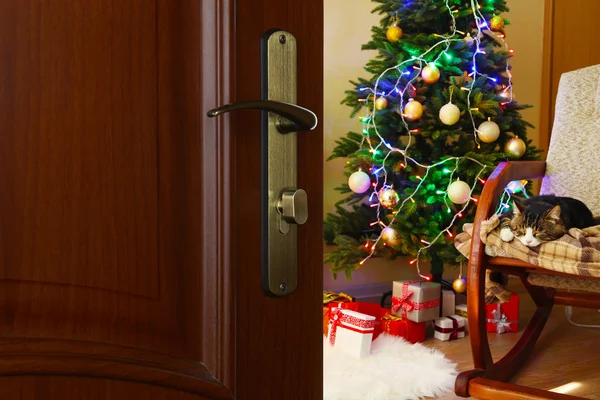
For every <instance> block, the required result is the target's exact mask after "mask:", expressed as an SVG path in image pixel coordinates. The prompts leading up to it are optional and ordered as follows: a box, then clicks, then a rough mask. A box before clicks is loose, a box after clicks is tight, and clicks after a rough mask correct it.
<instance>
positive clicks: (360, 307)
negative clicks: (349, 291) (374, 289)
mask: <svg viewBox="0 0 600 400" xmlns="http://www.w3.org/2000/svg"><path fill="white" fill-rule="evenodd" d="M335 307H339V308H343V309H344V310H351V311H356V312H359V313H361V314H366V315H370V316H372V317H374V318H375V327H374V331H373V340H375V339H377V337H379V335H380V334H381V306H380V305H379V304H376V303H367V302H364V301H357V302H352V303H350V302H345V303H329V310H330V311H329V316H330V318H331V310H332V309H333V308H335Z"/></svg>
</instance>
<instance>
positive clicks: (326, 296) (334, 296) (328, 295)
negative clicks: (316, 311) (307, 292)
mask: <svg viewBox="0 0 600 400" xmlns="http://www.w3.org/2000/svg"><path fill="white" fill-rule="evenodd" d="M334 301H335V302H346V301H350V302H353V301H354V298H353V297H352V296H350V295H347V294H346V293H336V292H326V291H323V305H326V304H329V303H332V302H334Z"/></svg>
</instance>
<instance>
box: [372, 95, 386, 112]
mask: <svg viewBox="0 0 600 400" xmlns="http://www.w3.org/2000/svg"><path fill="white" fill-rule="evenodd" d="M387 106H388V100H387V99H386V98H385V97H378V98H377V100H375V109H376V110H385V109H386V108H387Z"/></svg>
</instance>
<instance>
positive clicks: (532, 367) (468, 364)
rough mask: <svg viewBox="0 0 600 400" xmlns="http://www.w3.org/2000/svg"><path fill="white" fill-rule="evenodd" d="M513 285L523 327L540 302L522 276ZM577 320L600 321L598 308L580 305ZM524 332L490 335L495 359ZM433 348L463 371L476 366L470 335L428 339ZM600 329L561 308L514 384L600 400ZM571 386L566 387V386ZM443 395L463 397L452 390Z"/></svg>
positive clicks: (454, 397)
mask: <svg viewBox="0 0 600 400" xmlns="http://www.w3.org/2000/svg"><path fill="white" fill-rule="evenodd" d="M509 289H510V290H512V291H514V292H515V293H517V294H519V295H520V296H521V299H520V301H521V305H520V316H519V329H520V330H521V332H522V329H523V328H524V327H525V325H526V324H527V322H528V321H529V318H530V316H531V315H532V314H533V310H534V304H533V302H532V301H531V299H530V298H529V297H528V295H527V292H526V290H525V288H524V287H523V285H522V284H521V282H520V281H519V280H513V279H511V281H510V284H509ZM572 319H573V321H574V322H577V323H583V324H597V325H600V313H599V312H598V311H596V310H586V309H574V310H573V318H572ZM519 337H520V333H505V334H502V335H498V334H492V333H490V334H489V341H490V346H491V349H492V355H493V357H494V360H497V359H499V358H501V357H502V356H503V355H504V354H506V353H507V352H508V351H509V350H510V349H511V348H512V346H513V345H514V344H515V343H516V342H517V340H518V339H519ZM424 344H425V345H427V346H430V347H433V348H436V349H439V350H440V351H442V352H444V353H445V354H446V356H447V357H448V358H449V359H451V360H452V361H454V362H456V363H457V364H458V369H459V371H464V370H468V369H471V368H472V367H473V364H472V361H471V349H470V343H469V339H468V337H467V338H465V339H459V340H456V341H452V342H440V341H439V340H436V339H433V338H431V339H427V341H426V342H425V343H424ZM599 347H600V329H594V328H582V327H577V326H574V325H571V324H570V323H569V322H568V321H567V319H566V317H565V313H564V307H563V306H556V307H555V308H554V310H553V311H552V315H551V317H550V319H549V321H548V323H547V324H546V327H545V328H544V332H543V333H542V336H541V337H540V340H539V341H538V343H537V345H536V347H535V349H534V353H533V356H532V358H531V359H530V361H529V362H528V363H527V364H526V365H525V366H524V367H523V369H522V370H521V372H520V373H519V374H518V377H517V378H516V379H514V380H513V382H514V383H518V384H522V385H526V386H531V387H536V388H540V389H546V390H549V389H555V388H558V389H557V390H556V391H560V392H561V393H565V394H570V395H574V396H580V397H584V398H589V399H599V400H600V373H599V369H600V351H599ZM565 385H566V386H565ZM441 399H444V400H450V399H463V398H462V397H458V396H456V395H454V394H449V395H447V396H445V397H442V398H441Z"/></svg>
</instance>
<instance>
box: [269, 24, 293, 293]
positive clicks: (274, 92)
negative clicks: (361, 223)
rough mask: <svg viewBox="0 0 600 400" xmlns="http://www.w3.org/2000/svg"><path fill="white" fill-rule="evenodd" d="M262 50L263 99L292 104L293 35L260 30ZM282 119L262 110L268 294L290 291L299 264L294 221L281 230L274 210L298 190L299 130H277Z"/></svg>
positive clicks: (279, 217) (279, 221)
mask: <svg viewBox="0 0 600 400" xmlns="http://www.w3.org/2000/svg"><path fill="white" fill-rule="evenodd" d="M260 50H261V98H262V100H276V101H282V102H286V103H292V104H296V79H297V74H296V68H297V62H296V38H295V37H294V36H293V35H292V34H290V33H289V32H286V31H283V30H270V31H268V32H266V33H265V34H264V35H263V37H262V39H261V49H260ZM280 118H281V117H280V116H278V115H277V114H274V113H270V112H266V111H263V112H262V118H261V121H262V126H261V129H262V132H261V135H262V137H261V156H262V160H261V196H262V198H261V231H262V241H261V242H262V249H261V256H262V262H261V263H262V279H261V281H262V289H263V291H264V292H265V293H266V294H267V295H270V296H285V295H288V294H290V293H292V292H293V291H294V290H295V289H296V285H297V268H298V265H297V259H298V248H297V237H298V234H297V229H298V226H297V225H295V224H290V225H289V230H287V232H286V233H285V234H284V233H282V232H281V229H280V227H281V226H282V224H281V216H280V214H279V212H278V211H277V205H278V202H279V199H280V197H281V194H282V193H283V191H284V190H294V189H296V184H297V176H296V171H297V155H296V148H297V146H296V135H297V133H296V132H291V133H285V134H282V133H279V131H278V130H277V127H276V123H278V122H279V121H280ZM284 225H285V223H284ZM285 230H286V229H283V231H285Z"/></svg>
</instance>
